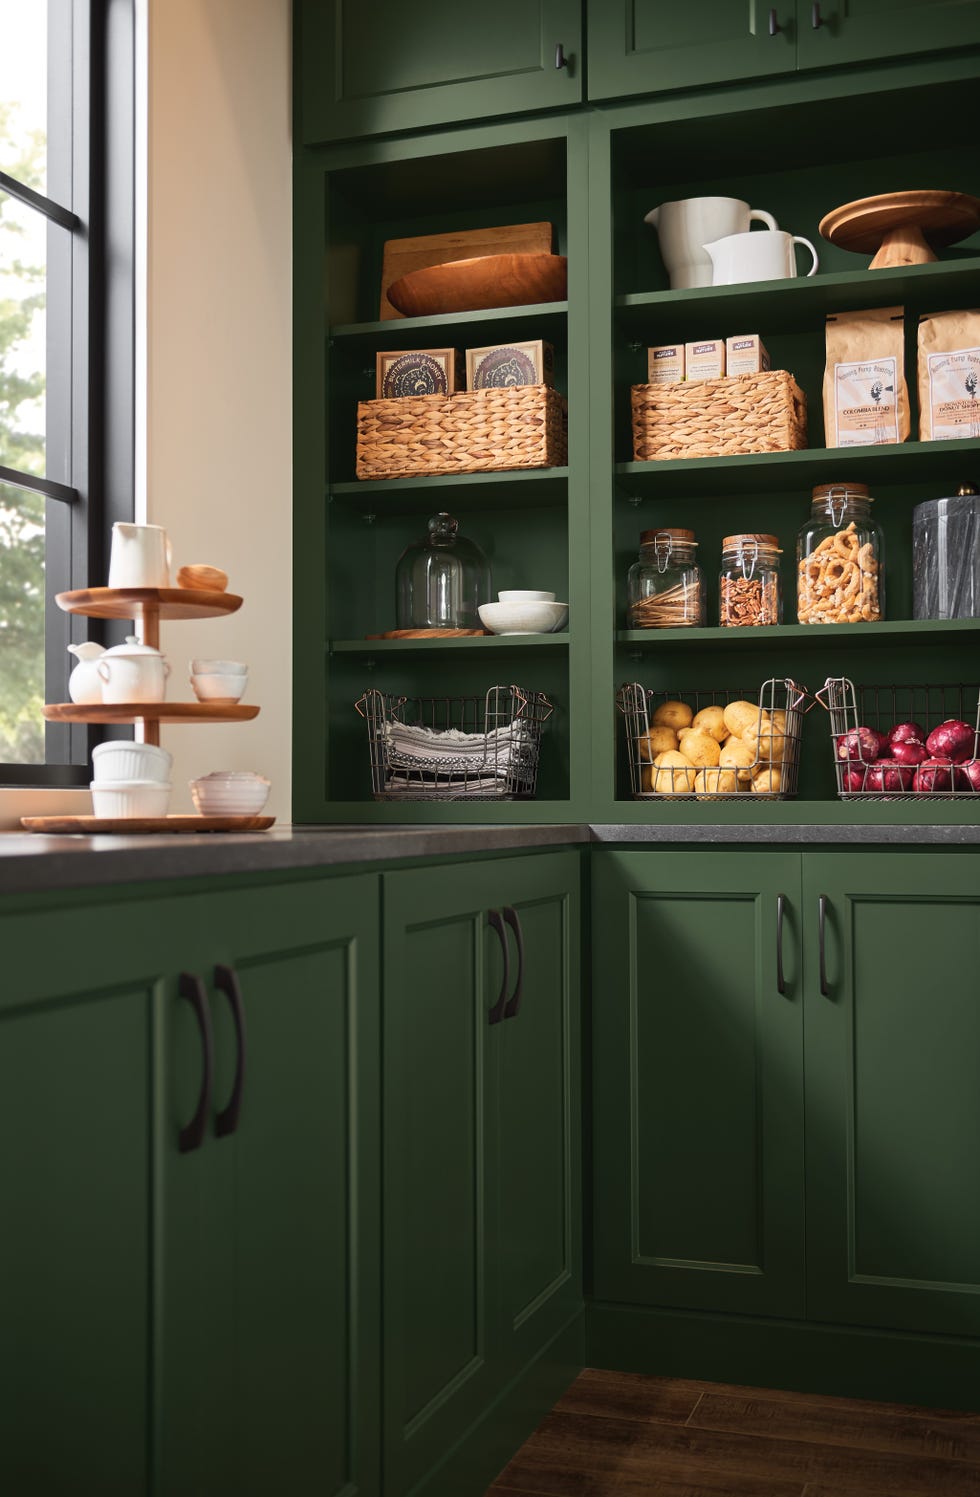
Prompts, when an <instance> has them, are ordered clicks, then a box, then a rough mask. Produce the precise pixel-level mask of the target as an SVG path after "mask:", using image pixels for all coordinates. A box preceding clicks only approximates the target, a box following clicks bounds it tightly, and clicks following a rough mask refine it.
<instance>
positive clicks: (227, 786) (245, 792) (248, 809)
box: [190, 769, 272, 816]
mask: <svg viewBox="0 0 980 1497" xmlns="http://www.w3.org/2000/svg"><path fill="white" fill-rule="evenodd" d="M190 787H191V795H192V797H193V800H194V804H195V806H196V807H197V809H198V812H199V813H200V815H202V816H257V815H258V814H259V812H260V811H261V810H262V808H263V806H264V805H265V803H266V801H267V800H268V799H269V791H270V790H271V788H272V782H271V781H270V780H267V779H266V778H265V776H264V775H260V774H254V773H253V772H252V771H251V770H236V769H225V770H216V771H215V772H214V773H213V774H208V775H202V776H201V778H200V779H198V780H191V781H190Z"/></svg>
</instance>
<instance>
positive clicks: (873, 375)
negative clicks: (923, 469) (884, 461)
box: [823, 307, 910, 447]
mask: <svg viewBox="0 0 980 1497" xmlns="http://www.w3.org/2000/svg"><path fill="white" fill-rule="evenodd" d="M823 414H824V428H825V431H826V438H825V440H826V444H827V446H828V447H867V446H869V445H875V444H878V443H886V442H904V441H905V440H906V439H907V437H908V435H909V431H910V421H909V393H908V386H907V385H906V383H905V347H904V308H902V307H875V308H873V309H872V310H871V311H868V312H837V313H834V314H833V315H832V316H830V317H828V318H827V365H826V369H825V371H824V380H823Z"/></svg>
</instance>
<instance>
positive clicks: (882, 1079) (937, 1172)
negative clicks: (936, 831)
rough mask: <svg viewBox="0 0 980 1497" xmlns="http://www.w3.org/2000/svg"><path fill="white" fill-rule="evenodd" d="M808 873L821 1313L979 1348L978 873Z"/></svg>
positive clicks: (851, 868) (809, 865) (856, 864)
mask: <svg viewBox="0 0 980 1497" xmlns="http://www.w3.org/2000/svg"><path fill="white" fill-rule="evenodd" d="M804 869H805V874H804V880H805V882H804V908H805V912H806V918H807V920H808V922H811V925H810V926H808V930H809V929H810V928H812V929H813V930H814V932H815V934H814V936H810V935H808V947H807V970H806V1013H807V1020H806V1022H807V1052H806V1118H807V1306H808V1314H809V1316H810V1317H811V1318H814V1319H819V1320H827V1321H835V1322H838V1323H851V1324H859V1325H866V1326H887V1327H890V1328H893V1329H903V1330H913V1331H934V1332H939V1333H941V1334H946V1335H953V1336H976V1335H978V1334H980V1184H978V1173H977V1160H978V1158H980V1087H978V1085H977V1069H978V1063H980V998H978V992H977V981H976V974H977V971H978V967H980V860H978V859H977V857H976V855H975V854H972V855H970V854H957V853H955V852H949V853H943V854H921V855H920V854H916V853H911V854H904V855H901V856H899V857H893V856H885V855H883V854H866V855H860V854H852V855H850V856H843V857H842V856H841V855H840V854H830V853H807V854H806V855H805V856H804ZM821 901H823V902H824V903H823V909H824V919H823V939H822V941H821V939H820V913H819V912H820V908H821ZM821 951H822V953H823V961H822V965H821Z"/></svg>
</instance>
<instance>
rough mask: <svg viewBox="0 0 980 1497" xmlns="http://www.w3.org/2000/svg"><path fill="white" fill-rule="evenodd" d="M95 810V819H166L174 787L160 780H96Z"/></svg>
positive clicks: (92, 788) (93, 786) (93, 789)
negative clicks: (160, 817) (97, 817)
mask: <svg viewBox="0 0 980 1497" xmlns="http://www.w3.org/2000/svg"><path fill="white" fill-rule="evenodd" d="M89 788H90V789H91V791H92V810H93V811H94V813H95V815H96V816H103V817H107V818H112V819H115V818H116V817H127V818H132V817H141V818H143V817H147V818H154V817H158V816H166V814H167V807H168V806H169V804H170V792H171V790H172V788H173V787H172V786H171V785H168V784H161V783H160V781H159V780H93V781H92V783H91V785H90V787H89Z"/></svg>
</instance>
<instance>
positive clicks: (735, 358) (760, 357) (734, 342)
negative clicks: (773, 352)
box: [725, 333, 771, 374]
mask: <svg viewBox="0 0 980 1497" xmlns="http://www.w3.org/2000/svg"><path fill="white" fill-rule="evenodd" d="M725 348H726V353H727V356H728V358H727V368H728V373H729V374H764V373H765V372H766V370H767V369H769V368H771V365H770V363H769V354H768V353H767V352H766V346H765V344H764V343H763V341H762V339H761V338H760V337H759V335H758V333H746V334H745V335H744V336H743V337H740V338H729V339H728V340H727V342H726V345H725Z"/></svg>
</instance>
